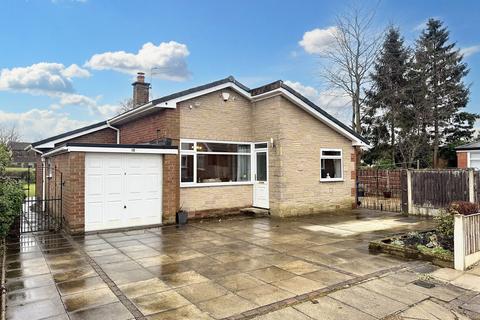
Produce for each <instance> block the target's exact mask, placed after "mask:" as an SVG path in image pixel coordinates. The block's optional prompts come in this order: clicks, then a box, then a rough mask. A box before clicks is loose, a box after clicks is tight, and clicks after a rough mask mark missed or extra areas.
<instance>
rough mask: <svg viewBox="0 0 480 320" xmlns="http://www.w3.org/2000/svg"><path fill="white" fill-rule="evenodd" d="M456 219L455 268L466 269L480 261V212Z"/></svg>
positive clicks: (456, 216) (456, 217)
mask: <svg viewBox="0 0 480 320" xmlns="http://www.w3.org/2000/svg"><path fill="white" fill-rule="evenodd" d="M454 219H455V227H454V246H455V248H454V253H455V269H457V270H465V269H466V268H468V267H469V266H471V265H473V264H475V263H477V262H479V261H480V213H477V214H473V215H469V216H463V215H455V218H454Z"/></svg>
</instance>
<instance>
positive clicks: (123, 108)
mask: <svg viewBox="0 0 480 320" xmlns="http://www.w3.org/2000/svg"><path fill="white" fill-rule="evenodd" d="M119 105H120V108H119V109H118V114H121V113H124V112H127V111H129V110H132V109H133V108H135V106H134V105H133V99H132V98H125V99H123V100H122V101H120V102H119Z"/></svg>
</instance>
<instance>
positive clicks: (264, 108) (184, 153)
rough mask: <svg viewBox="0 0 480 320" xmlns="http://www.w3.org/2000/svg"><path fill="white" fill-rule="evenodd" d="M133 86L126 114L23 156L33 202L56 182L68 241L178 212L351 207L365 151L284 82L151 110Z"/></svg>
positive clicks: (202, 93)
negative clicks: (30, 169)
mask: <svg viewBox="0 0 480 320" xmlns="http://www.w3.org/2000/svg"><path fill="white" fill-rule="evenodd" d="M132 85H133V102H134V105H135V108H133V109H132V110H129V111H127V112H125V113H122V114H119V115H117V116H115V117H113V118H110V119H108V120H106V121H102V122H99V123H96V124H93V125H90V126H87V127H84V128H80V129H77V130H74V131H71V132H67V133H64V134H61V135H57V136H54V137H51V138H48V139H44V140H41V141H37V142H35V143H32V144H31V148H32V149H33V150H35V151H36V152H37V154H38V156H37V166H38V167H39V168H41V167H42V166H43V167H44V168H45V169H44V170H37V175H38V177H37V181H42V186H43V187H42V186H39V187H37V190H38V194H37V196H38V197H48V193H49V190H48V189H49V187H48V185H49V184H48V179H49V177H51V175H52V168H54V169H55V170H59V171H61V172H62V173H63V174H62V176H63V181H62V182H63V201H62V205H63V215H64V218H65V221H66V225H67V229H68V231H69V232H71V233H82V232H85V231H97V230H105V229H114V228H124V227H133V226H144V225H156V224H169V223H174V222H175V215H176V212H177V211H178V210H180V209H183V210H186V211H187V212H188V214H189V217H191V218H195V217H207V216H219V215H224V214H229V213H235V212H238V210H239V209H241V208H246V207H247V208H248V207H258V208H265V209H267V210H269V211H270V213H271V214H272V215H274V216H279V217H285V216H292V215H302V214H311V213H315V212H320V211H324V210H334V209H339V208H352V206H353V205H354V204H355V199H354V198H355V178H356V175H355V167H356V161H357V152H358V150H359V148H361V147H365V146H367V141H366V140H365V139H364V138H362V137H361V136H360V135H358V134H357V133H355V132H354V131H353V130H351V129H350V128H349V127H348V126H347V125H345V124H343V123H341V122H340V121H338V120H337V119H336V118H334V117H332V116H331V115H330V114H328V113H327V112H325V111H324V110H323V109H321V108H320V107H318V106H317V105H315V104H314V103H312V102H311V101H309V100H308V99H307V98H305V97H304V96H302V95H301V94H300V93H298V92H297V91H295V90H293V89H292V88H290V87H289V86H287V85H285V83H283V82H282V81H276V82H273V83H270V84H267V85H264V86H261V87H259V88H255V89H249V88H247V87H246V86H244V85H243V84H241V83H240V82H238V81H237V80H235V79H234V78H233V77H228V78H226V79H222V80H219V81H215V82H212V83H208V84H205V85H202V86H199V87H195V88H191V89H188V90H185V91H181V92H178V93H174V94H171V95H168V96H164V97H161V98H158V99H154V100H150V99H149V88H150V84H149V83H146V82H145V78H144V74H143V73H139V74H138V76H137V79H136V81H135V82H134V83H133V84H132Z"/></svg>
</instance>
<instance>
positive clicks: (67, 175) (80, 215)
mask: <svg viewBox="0 0 480 320" xmlns="http://www.w3.org/2000/svg"><path fill="white" fill-rule="evenodd" d="M50 159H51V163H52V165H53V166H55V167H56V168H57V174H58V173H59V172H62V177H63V181H64V186H63V190H62V196H63V197H62V210H63V217H64V218H65V220H64V221H65V223H66V225H65V226H64V227H65V229H66V231H67V232H69V233H71V234H79V233H83V232H84V230H85V204H84V200H85V153H83V152H71V153H63V154H59V155H56V156H52V157H50ZM57 179H58V176H57Z"/></svg>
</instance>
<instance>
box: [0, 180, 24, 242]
mask: <svg viewBox="0 0 480 320" xmlns="http://www.w3.org/2000/svg"><path fill="white" fill-rule="evenodd" d="M24 197H25V194H24V192H23V188H22V186H21V184H19V183H18V182H15V181H12V180H4V181H1V182H0V237H5V236H6V235H7V234H8V232H9V231H10V227H11V226H12V224H13V222H14V221H15V217H17V216H18V215H19V214H20V212H21V210H22V203H23V199H24Z"/></svg>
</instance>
